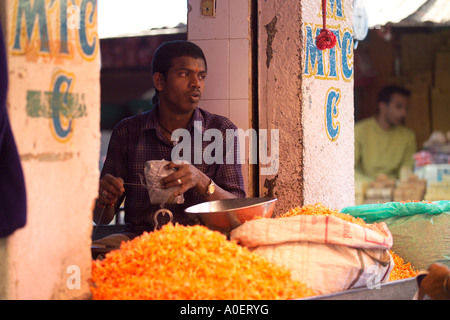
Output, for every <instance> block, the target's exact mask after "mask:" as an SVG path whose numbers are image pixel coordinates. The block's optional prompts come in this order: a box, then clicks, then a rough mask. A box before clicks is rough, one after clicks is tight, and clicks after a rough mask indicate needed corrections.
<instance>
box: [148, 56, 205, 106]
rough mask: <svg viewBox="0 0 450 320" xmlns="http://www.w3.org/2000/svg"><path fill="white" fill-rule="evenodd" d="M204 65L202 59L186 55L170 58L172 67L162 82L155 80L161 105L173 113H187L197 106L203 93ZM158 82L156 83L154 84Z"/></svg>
mask: <svg viewBox="0 0 450 320" xmlns="http://www.w3.org/2000/svg"><path fill="white" fill-rule="evenodd" d="M205 69H206V67H205V62H204V61H203V59H201V58H199V59H195V58H192V57H188V56H183V57H177V58H174V59H173V60H172V67H171V68H170V69H169V71H168V73H167V77H166V78H164V77H163V76H162V75H161V74H159V75H158V77H160V78H162V82H160V83H158V81H155V80H154V81H155V85H156V86H157V89H158V90H159V99H160V103H161V105H164V106H165V107H167V108H169V109H170V110H172V111H173V112H174V113H188V112H191V111H193V110H195V108H196V107H197V106H198V103H199V101H200V98H201V96H202V94H203V89H204V87H205V78H206V70H205ZM156 83H158V84H156Z"/></svg>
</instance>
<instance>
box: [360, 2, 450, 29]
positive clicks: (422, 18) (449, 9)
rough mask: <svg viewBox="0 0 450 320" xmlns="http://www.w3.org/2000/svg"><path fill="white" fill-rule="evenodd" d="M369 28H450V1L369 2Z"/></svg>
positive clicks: (367, 7)
mask: <svg viewBox="0 0 450 320" xmlns="http://www.w3.org/2000/svg"><path fill="white" fill-rule="evenodd" d="M365 6H366V10H367V14H368V25H369V28H377V27H380V26H384V25H387V24H390V25H393V26H398V27H403V26H405V27H406V26H421V25H440V26H450V1H449V0H376V1H374V0H367V1H365Z"/></svg>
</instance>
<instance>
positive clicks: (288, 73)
mask: <svg viewBox="0 0 450 320" xmlns="http://www.w3.org/2000/svg"><path fill="white" fill-rule="evenodd" d="M327 9H328V10H327V28H328V29H330V30H331V31H333V32H334V33H335V35H336V36H337V39H338V40H337V44H336V46H335V47H334V48H333V49H327V50H325V51H320V50H318V49H317V47H316V46H315V39H316V37H317V35H318V34H319V32H320V29H321V28H322V26H323V24H322V7H321V1H320V0H315V1H301V0H297V1H273V0H272V1H266V0H264V1H263V0H258V13H259V16H258V21H259V26H258V27H259V36H258V38H259V39H258V40H259V48H258V50H259V70H258V73H259V79H258V80H259V92H258V95H259V128H260V129H267V130H268V132H270V131H276V130H278V132H279V137H278V142H276V141H274V142H275V143H272V144H271V143H270V141H269V142H268V144H267V146H268V149H269V152H268V153H270V152H271V151H272V153H273V155H272V156H271V158H272V159H274V160H273V161H272V162H270V163H269V164H268V165H265V166H264V164H261V163H260V169H261V168H264V167H267V168H270V167H272V168H275V167H276V165H278V166H279V167H278V170H276V171H274V172H273V173H271V172H270V170H269V174H267V175H265V176H264V175H261V178H260V190H261V194H262V195H273V196H276V197H278V202H277V213H283V212H285V211H286V210H289V209H290V208H293V207H295V206H301V205H304V204H314V203H316V202H320V203H322V204H324V205H327V206H329V207H330V208H335V209H341V208H343V207H345V206H348V205H353V204H354V173H353V172H354V170H353V163H354V160H353V158H354V149H353V145H354V134H353V127H354V120H353V38H352V10H353V9H352V1H351V0H328V1H327ZM268 137H269V138H270V135H268ZM274 138H275V140H276V136H275V137H274ZM275 146H277V147H275ZM260 152H261V150H260ZM277 158H278V162H277V161H276V159H277Z"/></svg>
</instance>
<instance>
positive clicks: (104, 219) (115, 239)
mask: <svg viewBox="0 0 450 320" xmlns="http://www.w3.org/2000/svg"><path fill="white" fill-rule="evenodd" d="M206 73H207V64H206V59H205V56H204V54H203V52H202V50H201V49H200V48H199V47H198V46H197V45H195V44H193V43H191V42H189V41H171V42H166V43H164V44H162V45H161V46H160V47H159V48H158V49H157V50H156V52H155V54H154V56H153V61H152V74H153V84H154V87H155V92H156V93H155V96H154V98H153V104H154V106H155V107H154V109H153V110H151V111H148V112H144V113H141V114H138V115H135V116H132V117H130V118H126V119H123V120H122V121H121V122H120V123H119V124H118V125H117V126H116V127H115V128H114V130H113V133H112V136H111V139H110V143H109V146H108V152H107V156H106V160H105V163H104V166H103V169H102V172H101V176H100V184H99V196H98V199H97V205H96V208H95V210H94V221H95V222H96V223H97V224H105V223H109V222H111V221H112V219H113V218H114V215H115V214H116V213H117V212H118V210H119V208H120V205H121V204H122V202H123V201H124V209H125V224H126V226H125V229H124V230H123V232H122V233H120V234H114V235H111V236H108V237H107V238H106V239H101V240H99V241H96V242H95V245H96V246H100V245H102V244H103V245H107V246H108V247H110V248H112V247H118V246H119V245H120V242H121V241H126V240H129V239H132V238H134V237H136V236H138V235H140V234H142V233H143V232H144V231H153V230H154V229H155V222H154V220H153V214H154V213H155V212H156V211H157V210H158V209H160V205H159V204H151V203H150V199H149V192H148V190H147V188H145V187H143V186H142V180H141V179H140V176H143V174H144V167H145V163H146V162H147V161H149V160H162V159H164V160H169V161H172V160H175V159H172V151H173V148H175V145H176V142H174V141H173V140H175V139H174V137H173V136H172V133H173V132H174V131H175V130H177V129H185V130H187V131H188V132H189V133H190V136H191V137H192V138H191V139H190V141H191V150H183V153H184V152H187V151H191V152H190V155H191V161H190V162H189V164H187V163H184V164H180V163H178V162H177V163H178V164H177V163H174V162H170V163H169V164H168V166H167V169H173V168H174V169H175V170H176V171H175V172H173V173H171V174H170V175H168V176H166V177H165V178H163V179H162V180H161V185H162V187H163V188H171V187H178V191H176V193H175V194H174V196H177V195H183V197H184V203H183V204H165V206H164V207H165V208H167V209H169V210H170V211H171V212H172V214H173V222H174V223H179V224H182V225H193V224H198V223H199V221H197V220H194V219H193V218H190V217H189V216H188V215H186V214H185V212H184V209H185V208H187V207H189V206H192V205H195V204H198V203H201V202H204V201H212V200H219V199H227V198H237V197H241V198H243V197H245V196H246V195H245V191H244V185H243V179H242V172H241V165H240V164H239V163H238V162H239V161H238V152H237V150H238V141H237V137H236V138H235V141H234V144H233V145H234V147H233V148H231V150H230V148H228V149H227V146H226V145H225V141H226V139H225V137H226V135H227V129H228V130H230V129H231V130H236V129H237V128H236V126H235V125H234V124H233V123H232V122H231V121H230V120H229V119H228V118H226V117H223V116H219V115H215V114H211V113H209V112H207V111H205V110H203V109H201V108H199V107H198V103H199V101H200V98H201V96H202V93H203V89H204V86H205V78H206ZM209 129H213V130H215V132H219V131H220V132H221V134H222V137H224V139H223V141H224V143H223V148H217V150H223V151H224V152H223V153H224V154H223V155H219V156H221V161H215V162H213V163H211V161H206V162H208V163H206V162H205V159H203V158H204V157H202V158H201V161H200V162H199V163H197V162H198V160H196V161H194V160H195V159H198V155H199V148H198V145H196V144H195V142H196V141H197V142H198V139H197V140H196V139H194V136H195V135H196V134H197V135H198V134H204V133H205V131H207V130H209ZM196 130H197V132H195V131H196ZM217 130H219V131H217ZM203 140H206V139H201V140H200V141H201V142H200V143H201V150H200V153H201V155H203V154H204V153H203V150H205V147H207V146H208V145H209V144H210V143H212V142H209V141H203ZM182 142H183V141H181V142H180V143H182ZM217 150H216V152H217ZM230 152H234V154H232V155H231V156H232V159H233V161H229V159H230V154H229V153H230ZM226 153H228V155H227V154H226ZM187 154H189V152H187ZM214 159H217V154H216V155H214ZM148 187H151V186H148ZM162 218H163V220H162V221H158V224H159V225H161V224H164V223H167V222H168V217H167V216H162Z"/></svg>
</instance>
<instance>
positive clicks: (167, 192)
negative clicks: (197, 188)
mask: <svg viewBox="0 0 450 320" xmlns="http://www.w3.org/2000/svg"><path fill="white" fill-rule="evenodd" d="M168 163H169V161H167V160H150V161H147V162H146V163H145V168H144V177H145V183H144V181H142V177H141V183H142V184H145V187H146V188H147V189H148V195H149V197H150V202H151V203H153V204H162V205H163V204H182V203H184V196H183V195H182V194H181V195H179V196H176V197H175V196H174V193H175V192H176V191H177V190H178V189H179V188H180V187H179V186H175V187H172V188H168V189H163V188H162V186H161V179H162V178H164V177H167V176H168V175H169V174H171V173H173V172H176V169H170V170H168V169H166V168H165V166H166V165H167V164H168Z"/></svg>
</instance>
